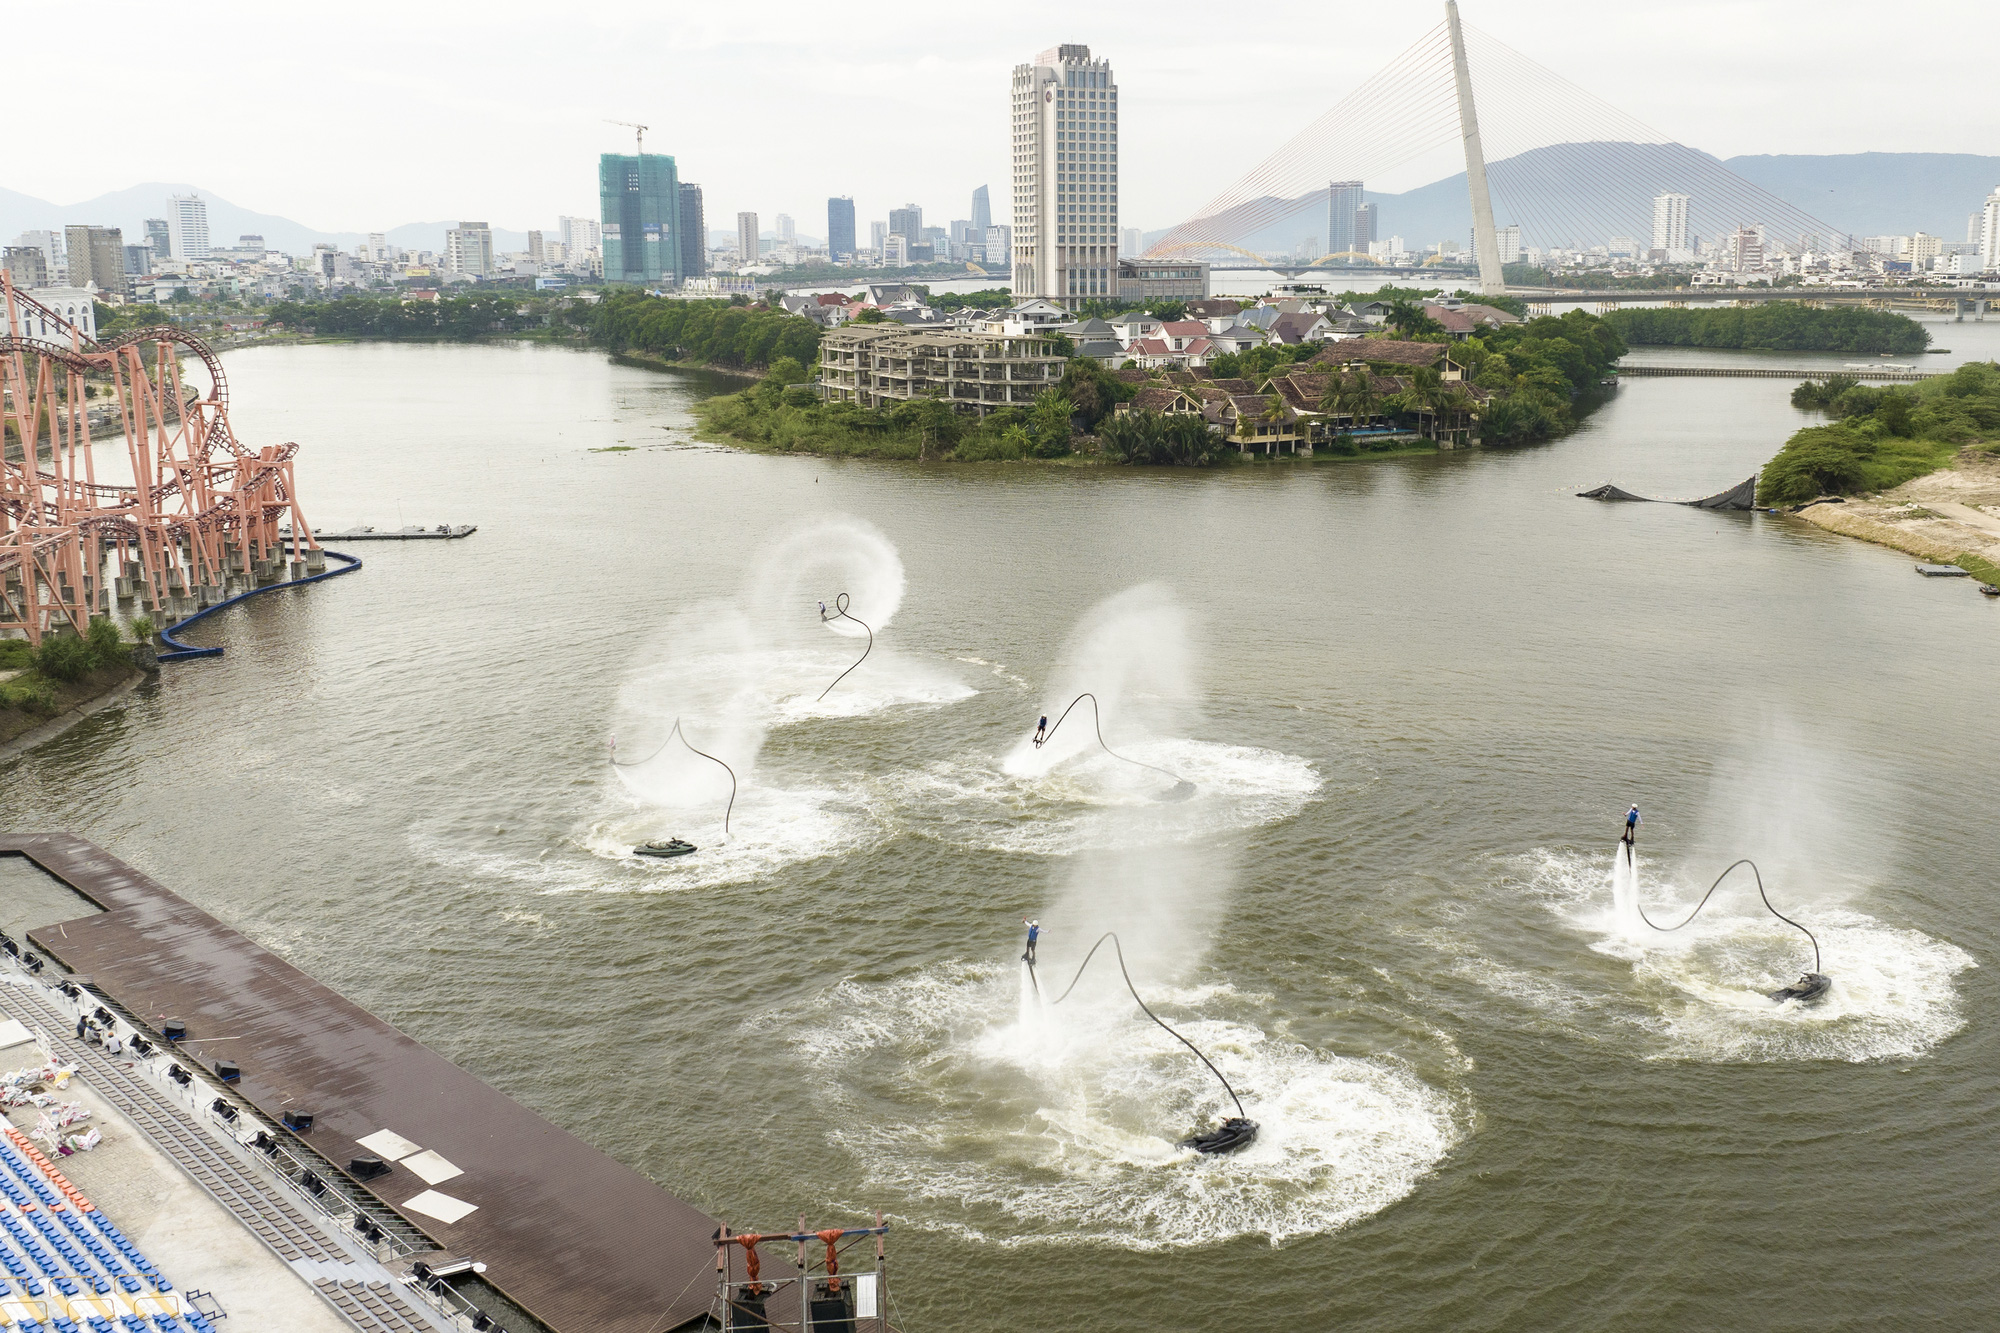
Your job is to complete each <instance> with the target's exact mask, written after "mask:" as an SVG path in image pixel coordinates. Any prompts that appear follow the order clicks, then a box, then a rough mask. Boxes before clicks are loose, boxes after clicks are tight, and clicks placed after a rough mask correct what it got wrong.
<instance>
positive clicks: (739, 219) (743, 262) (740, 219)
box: [736, 213, 764, 267]
mask: <svg viewBox="0 0 2000 1333" xmlns="http://www.w3.org/2000/svg"><path fill="white" fill-rule="evenodd" d="M763 249H764V247H763V246H762V245H761V244H760V243H759V238H758V234H757V215H756V214H755V213H738V214H737V215H736V262H737V264H738V266H739V267H742V266H747V265H750V264H754V263H756V262H757V258H758V256H759V255H760V254H762V253H763Z"/></svg>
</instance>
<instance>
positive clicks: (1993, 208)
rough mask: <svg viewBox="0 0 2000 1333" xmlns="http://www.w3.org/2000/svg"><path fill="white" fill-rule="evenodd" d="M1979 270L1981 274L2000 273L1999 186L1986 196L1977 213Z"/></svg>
mask: <svg viewBox="0 0 2000 1333" xmlns="http://www.w3.org/2000/svg"><path fill="white" fill-rule="evenodd" d="M1979 268H1980V271H1981V272H1983V273H1992V272H1995V271H2000V186H1995V187H1994V188H1993V193H1992V194H1989V195H1987V196H1986V207H1985V208H1983V209H1981V210H1980V213H1979Z"/></svg>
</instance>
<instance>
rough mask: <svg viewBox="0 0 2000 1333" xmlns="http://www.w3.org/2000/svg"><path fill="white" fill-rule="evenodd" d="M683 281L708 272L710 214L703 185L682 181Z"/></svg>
mask: <svg viewBox="0 0 2000 1333" xmlns="http://www.w3.org/2000/svg"><path fill="white" fill-rule="evenodd" d="M680 242H681V281H682V282H687V281H688V280H689V279H690V278H699V277H701V276H702V275H703V274H705V273H707V272H708V216H707V214H706V213H705V212H704V211H703V206H702V199H701V187H700V186H699V185H690V184H688V183H687V182H686V181H682V182H681V229H680Z"/></svg>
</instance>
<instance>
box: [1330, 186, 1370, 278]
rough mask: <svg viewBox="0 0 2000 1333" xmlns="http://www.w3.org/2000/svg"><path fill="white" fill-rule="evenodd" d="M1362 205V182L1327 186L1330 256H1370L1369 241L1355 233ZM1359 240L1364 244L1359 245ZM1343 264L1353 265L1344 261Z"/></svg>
mask: <svg viewBox="0 0 2000 1333" xmlns="http://www.w3.org/2000/svg"><path fill="white" fill-rule="evenodd" d="M1361 205H1362V197H1361V182H1360V181H1328V182H1327V183H1326V252H1327V253H1328V254H1330V255H1350V254H1364V255H1365V254H1367V253H1368V241H1369V240H1373V239H1374V238H1373V237H1372V236H1371V237H1368V238H1365V239H1364V238H1362V237H1361V236H1360V235H1359V234H1358V233H1357V232H1356V231H1355V230H1354V215H1355V213H1356V212H1357V211H1359V209H1360V208H1361ZM1357 241H1359V242H1360V244H1358V245H1357V244H1356V242H1357ZM1341 262H1342V263H1353V262H1354V261H1353V260H1351V259H1344V260H1342V261H1341Z"/></svg>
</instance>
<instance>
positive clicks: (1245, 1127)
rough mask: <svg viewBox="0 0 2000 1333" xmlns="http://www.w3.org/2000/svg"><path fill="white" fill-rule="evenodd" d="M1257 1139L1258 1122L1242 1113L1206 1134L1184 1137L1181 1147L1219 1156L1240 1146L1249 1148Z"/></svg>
mask: <svg viewBox="0 0 2000 1333" xmlns="http://www.w3.org/2000/svg"><path fill="white" fill-rule="evenodd" d="M1256 1141H1257V1122H1256V1121H1255V1120H1248V1119H1245V1118H1244V1117H1242V1116H1240V1115H1233V1116H1230V1117H1229V1118H1228V1119H1227V1120H1225V1121H1223V1122H1222V1125H1221V1127H1220V1128H1218V1129H1211V1130H1210V1131H1208V1133H1206V1134H1196V1135H1193V1136H1192V1137H1190V1138H1185V1139H1182V1140H1181V1147H1183V1148H1192V1149H1194V1150H1195V1151H1196V1152H1198V1153H1205V1154H1207V1155H1208V1156H1210V1157H1219V1156H1221V1155H1222V1154H1223V1153H1229V1152H1235V1151H1236V1150H1237V1149H1239V1148H1247V1147H1249V1146H1250V1145H1251V1144H1253V1143H1255V1142H1256Z"/></svg>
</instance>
